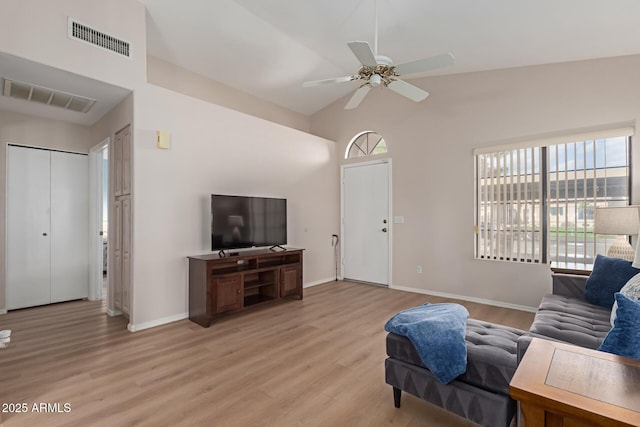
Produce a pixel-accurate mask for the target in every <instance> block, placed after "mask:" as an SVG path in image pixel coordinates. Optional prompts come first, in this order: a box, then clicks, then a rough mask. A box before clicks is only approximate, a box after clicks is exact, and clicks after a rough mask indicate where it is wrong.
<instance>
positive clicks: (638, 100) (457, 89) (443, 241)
mask: <svg viewBox="0 0 640 427" xmlns="http://www.w3.org/2000/svg"><path fill="white" fill-rule="evenodd" d="M639 72H640V56H630V57H621V58H613V59H605V60H594V61H583V62H573V63H564V64H554V65H545V66H536V67H525V68H514V69H508V70H500V71H490V72H479V73H469V74H460V75H451V76H442V77H433V78H423V79H416V80H412V82H414V83H415V84H417V85H418V86H420V87H422V88H424V89H426V90H428V91H429V92H430V93H431V96H430V97H429V98H427V100H425V101H424V102H422V103H419V104H415V103H413V102H411V101H409V100H406V99H404V98H402V97H400V96H398V95H396V94H395V93H393V92H391V91H388V90H386V91H383V90H381V89H382V88H380V90H378V89H377V90H373V91H371V92H370V93H369V95H368V96H367V98H366V99H365V101H364V102H363V104H362V105H361V106H360V107H358V108H357V109H355V110H350V111H349V110H344V109H343V107H344V104H345V103H346V102H347V99H348V98H344V99H342V100H339V101H338V102H336V103H334V104H332V105H331V106H329V107H327V108H326V109H324V110H322V111H320V112H319V113H317V114H315V115H314V116H312V117H311V131H312V133H314V134H317V135H320V136H323V137H325V138H329V139H332V140H335V141H338V143H339V145H338V153H339V155H340V156H343V153H344V149H345V148H346V144H347V143H348V142H349V140H350V139H351V138H352V137H353V136H354V135H355V134H356V133H358V132H360V131H363V130H375V131H377V132H379V133H380V134H382V135H383V136H384V138H385V140H386V141H387V145H388V147H389V154H390V157H392V158H393V212H394V215H403V216H404V217H405V219H406V223H405V224H397V225H395V226H394V234H393V248H394V258H393V285H394V286H396V287H406V288H411V289H416V290H420V291H431V292H442V293H450V294H457V295H464V296H467V297H472V298H480V299H487V300H492V301H498V302H502V303H507V304H515V305H523V306H530V307H535V306H537V305H538V303H539V301H540V298H541V296H542V295H543V294H544V293H546V292H549V291H550V287H551V279H550V270H549V266H547V265H524V264H516V263H508V262H497V261H481V260H475V259H474V251H473V249H474V247H473V245H474V238H473V224H474V217H473V215H474V206H473V195H474V176H473V155H472V150H473V149H474V148H476V147H481V146H490V145H495V144H502V143H508V142H510V141H515V140H521V139H527V138H535V137H536V136H539V135H549V134H551V135H553V134H560V133H566V132H571V131H572V130H575V131H578V130H584V129H590V128H593V127H606V126H608V125H610V124H618V125H619V124H627V125H629V124H631V125H633V126H637V118H638V117H640V96H639V95H638V94H639V93H640V79H638V75H639V74H640V73H639ZM639 152H640V150H638V149H634V156H633V162H634V164H635V165H638V164H640V156H639V155H638V153H639ZM637 170H638V168H637V167H636V168H634V176H633V195H634V201H635V202H636V203H638V202H640V197H639V196H640V193H639V192H638V190H640V174H639V173H638V172H637ZM417 265H422V266H423V270H424V273H423V274H417V273H416V266H417Z"/></svg>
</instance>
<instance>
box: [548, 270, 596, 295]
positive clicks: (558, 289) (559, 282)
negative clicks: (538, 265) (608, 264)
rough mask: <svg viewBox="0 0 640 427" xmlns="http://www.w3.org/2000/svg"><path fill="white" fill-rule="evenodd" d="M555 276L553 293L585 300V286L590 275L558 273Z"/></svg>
mask: <svg viewBox="0 0 640 427" xmlns="http://www.w3.org/2000/svg"><path fill="white" fill-rule="evenodd" d="M552 278H553V291H552V292H553V294H554V295H562V296H565V297H573V298H579V299H582V300H584V288H585V285H586V283H587V279H588V278H589V276H580V275H577V274H559V273H556V274H554V275H553V276H552Z"/></svg>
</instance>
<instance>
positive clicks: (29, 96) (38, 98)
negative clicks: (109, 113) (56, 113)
mask: <svg viewBox="0 0 640 427" xmlns="http://www.w3.org/2000/svg"><path fill="white" fill-rule="evenodd" d="M2 94H3V95H4V96H9V97H11V98H17V99H23V100H25V101H33V102H39V103H41V104H46V105H53V106H55V107H60V108H64V109H66V110H71V111H77V112H79V113H86V112H88V111H89V110H90V109H91V107H93V104H95V103H96V100H95V99H91V98H87V97H84V96H80V95H74V94H72V93H68V92H62V91H60V90H55V89H49V88H46V87H42V86H37V85H34V84H31V83H25V82H20V81H17V80H9V79H2Z"/></svg>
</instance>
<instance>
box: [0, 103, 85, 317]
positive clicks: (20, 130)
mask: <svg viewBox="0 0 640 427" xmlns="http://www.w3.org/2000/svg"><path fill="white" fill-rule="evenodd" d="M9 143H12V144H19V145H29V146H36V147H43V148H50V149H57V150H65V151H73V152H79V153H88V152H89V148H91V146H92V145H94V144H93V143H92V139H91V130H90V129H89V128H88V127H86V126H80V125H75V124H69V123H64V122H59V121H55V120H47V119H42V118H39V117H33V116H28V115H25V114H17V113H11V112H6V111H0V272H2V273H1V274H0V312H3V311H4V310H6V300H5V297H6V282H5V279H6V278H5V274H4V272H5V271H6V268H5V261H6V254H5V250H6V246H5V242H6V217H5V213H6V205H5V203H6V188H7V183H6V176H7V172H6V171H7V167H6V166H7V159H6V155H7V144H9Z"/></svg>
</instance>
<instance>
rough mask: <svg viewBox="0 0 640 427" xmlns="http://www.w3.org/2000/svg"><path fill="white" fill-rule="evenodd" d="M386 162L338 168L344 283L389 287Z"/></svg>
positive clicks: (387, 176) (388, 172)
mask: <svg viewBox="0 0 640 427" xmlns="http://www.w3.org/2000/svg"><path fill="white" fill-rule="evenodd" d="M389 177H390V163H389V161H388V160H385V161H382V162H375V163H365V164H357V165H345V166H343V167H342V225H343V232H342V236H343V251H342V266H343V276H344V278H345V279H352V280H358V281H363V282H371V283H377V284H382V285H388V284H389V241H390V240H389V239H390V237H389V236H390V227H389V225H390V220H389V219H390V213H389V191H390V189H389Z"/></svg>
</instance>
